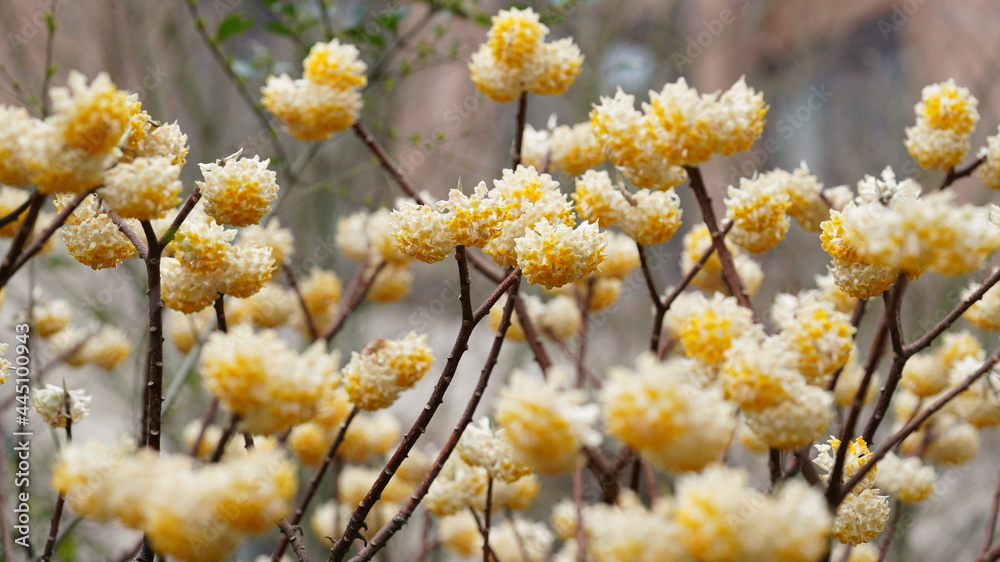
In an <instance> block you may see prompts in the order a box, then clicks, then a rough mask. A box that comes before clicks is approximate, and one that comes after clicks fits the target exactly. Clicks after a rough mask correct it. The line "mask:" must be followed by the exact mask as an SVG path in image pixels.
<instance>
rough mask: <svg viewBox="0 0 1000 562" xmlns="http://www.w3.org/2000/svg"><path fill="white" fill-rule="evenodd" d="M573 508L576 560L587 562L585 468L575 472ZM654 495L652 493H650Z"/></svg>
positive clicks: (578, 468)
mask: <svg viewBox="0 0 1000 562" xmlns="http://www.w3.org/2000/svg"><path fill="white" fill-rule="evenodd" d="M572 487H573V507H574V508H575V510H576V560H577V562H587V530H586V528H585V526H584V524H583V468H582V467H577V468H576V470H574V471H573V481H572ZM650 495H652V491H650ZM511 523H513V522H511Z"/></svg>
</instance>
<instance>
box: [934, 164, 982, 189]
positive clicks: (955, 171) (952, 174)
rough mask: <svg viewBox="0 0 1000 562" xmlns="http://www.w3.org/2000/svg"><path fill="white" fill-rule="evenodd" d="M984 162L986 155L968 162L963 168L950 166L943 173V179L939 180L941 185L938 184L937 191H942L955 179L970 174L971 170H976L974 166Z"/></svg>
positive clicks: (976, 166)
mask: <svg viewBox="0 0 1000 562" xmlns="http://www.w3.org/2000/svg"><path fill="white" fill-rule="evenodd" d="M984 162H986V157H985V156H980V157H979V158H977V159H976V160H975V161H974V162H972V163H970V164H969V165H968V166H966V167H964V168H955V167H952V168H951V169H950V170H948V173H947V174H945V176H944V179H943V180H941V185H939V186H938V191H943V190H945V189H948V187H949V186H950V185H951V184H953V183H955V181H957V180H960V179H962V178H964V177H966V176H971V175H972V172H974V171H976V168H978V167H979V166H981V165H982V164H983V163H984Z"/></svg>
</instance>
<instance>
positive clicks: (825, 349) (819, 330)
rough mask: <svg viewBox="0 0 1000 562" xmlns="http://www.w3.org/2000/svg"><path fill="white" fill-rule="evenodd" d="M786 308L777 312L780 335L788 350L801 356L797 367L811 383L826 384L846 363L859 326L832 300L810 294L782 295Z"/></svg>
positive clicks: (776, 321) (781, 299) (778, 300)
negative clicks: (853, 323)
mask: <svg viewBox="0 0 1000 562" xmlns="http://www.w3.org/2000/svg"><path fill="white" fill-rule="evenodd" d="M781 301H785V304H783V305H782V306H781V307H780V308H781V309H783V310H784V312H776V313H775V314H774V317H775V318H774V319H775V323H776V324H777V325H778V326H779V327H780V329H781V331H780V333H779V335H778V337H779V338H780V339H781V340H782V341H784V342H785V343H786V344H787V347H788V350H789V351H791V352H792V353H793V354H795V355H797V356H798V360H797V362H796V366H797V368H798V371H799V372H800V373H802V375H803V376H804V377H805V378H806V380H807V381H808V382H809V383H810V384H816V385H820V386H823V385H825V384H826V379H827V378H828V377H829V376H830V375H831V374H832V373H833V372H834V371H836V370H837V369H839V368H841V367H843V366H844V363H846V362H847V358H848V357H850V355H851V349H852V347H853V343H854V332H855V331H856V329H855V328H854V326H853V325H852V324H851V317H850V316H848V315H847V314H845V313H843V312H840V311H838V310H836V309H835V308H834V305H833V303H831V302H829V301H825V300H822V299H819V298H813V297H811V296H810V295H809V294H803V295H800V296H798V297H793V296H791V295H780V296H779V297H778V299H777V300H776V305H775V308H776V309H779V306H778V303H779V302H781Z"/></svg>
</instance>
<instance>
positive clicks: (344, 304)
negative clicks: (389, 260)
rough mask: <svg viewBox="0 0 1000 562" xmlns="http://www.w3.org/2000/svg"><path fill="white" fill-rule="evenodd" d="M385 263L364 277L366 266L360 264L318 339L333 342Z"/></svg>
mask: <svg viewBox="0 0 1000 562" xmlns="http://www.w3.org/2000/svg"><path fill="white" fill-rule="evenodd" d="M385 264H386V262H382V263H380V264H378V265H377V266H375V269H374V270H373V271H372V273H371V275H369V276H368V277H365V270H366V269H367V264H366V263H363V264H361V267H360V268H359V269H358V272H357V273H356V274H355V276H354V278H353V279H352V280H351V284H350V286H349V287H348V295H347V297H346V298H345V299H343V300H341V301H340V306H339V307H337V314H336V316H334V317H333V319H331V320H330V324H329V325H328V326H327V327H326V329H324V330H323V333H322V334H320V339H323V340H326V341H327V342H328V343H329V342H330V341H332V340H333V338H334V337H335V336H336V335H337V333H338V332H340V330H341V328H343V327H344V323H345V322H347V318H348V317H349V316H350V315H351V313H352V312H354V311H355V310H356V309H357V308H358V305H360V304H361V301H362V300H364V298H365V295H367V294H368V290H369V289H371V286H372V283H374V282H375V278H376V277H377V276H378V274H379V273H381V272H382V269H383V268H384V267H385Z"/></svg>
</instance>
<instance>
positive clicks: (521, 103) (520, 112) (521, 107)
mask: <svg viewBox="0 0 1000 562" xmlns="http://www.w3.org/2000/svg"><path fill="white" fill-rule="evenodd" d="M527 122H528V92H522V93H521V97H520V98H518V100H517V128H516V129H515V130H514V157H513V159H512V162H511V168H513V169H515V170H516V169H517V167H518V165H520V164H521V148H522V146H523V144H524V128H525V127H526V126H527Z"/></svg>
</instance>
